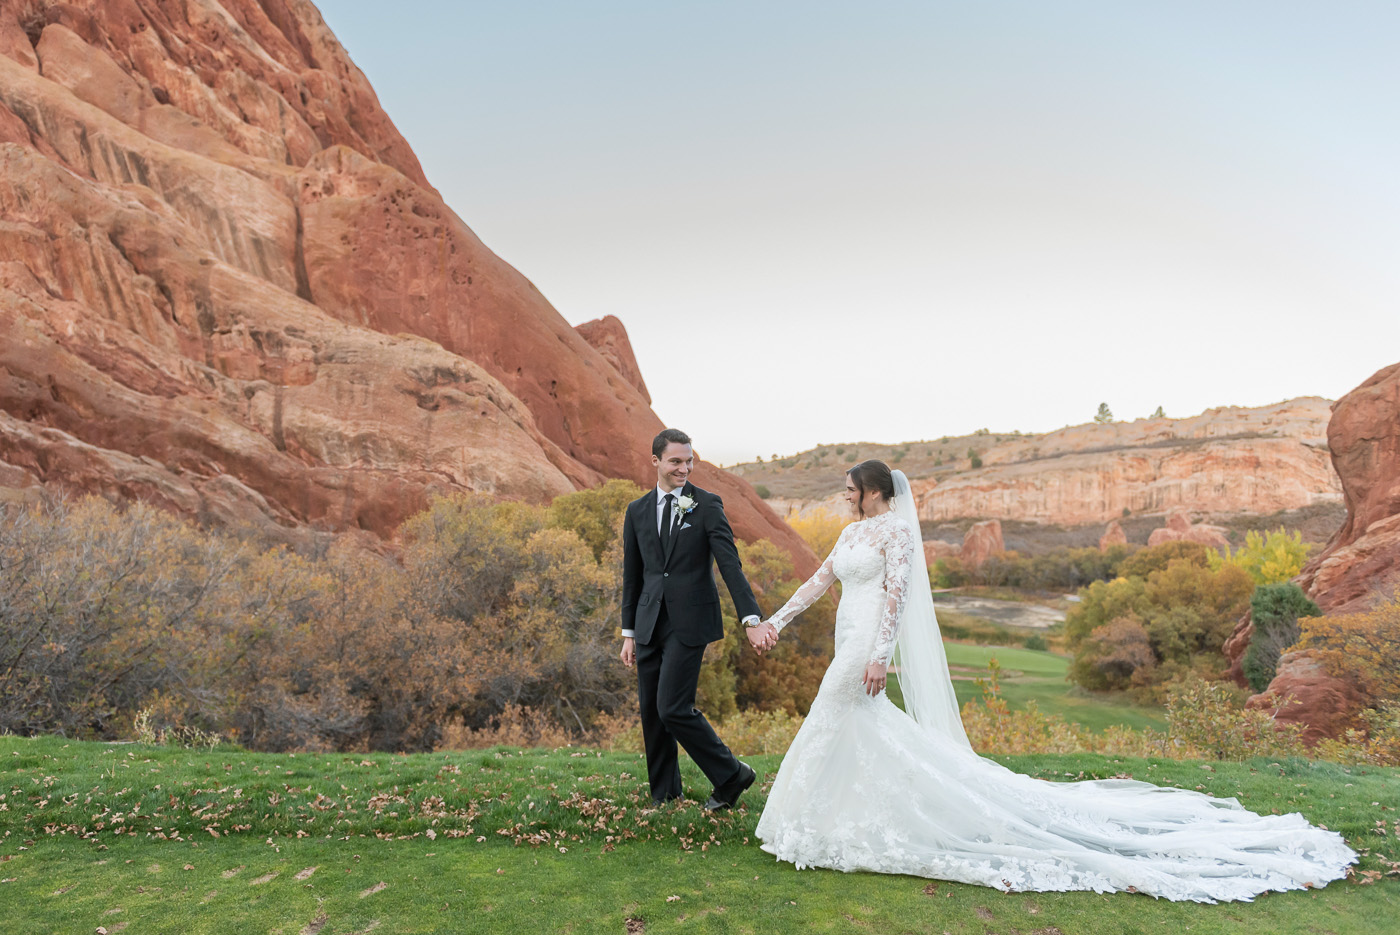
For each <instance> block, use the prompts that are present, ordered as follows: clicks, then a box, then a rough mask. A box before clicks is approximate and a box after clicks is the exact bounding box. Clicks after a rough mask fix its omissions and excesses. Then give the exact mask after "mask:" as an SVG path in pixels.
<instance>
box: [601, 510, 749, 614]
mask: <svg viewBox="0 0 1400 935" xmlns="http://www.w3.org/2000/svg"><path fill="white" fill-rule="evenodd" d="M683 489H684V488H681V487H677V488H676V489H675V490H662V489H661V485H660V484H657V485H656V534H657V535H658V536H659V535H661V519H662V517H664V516H665V515H666V498H667V497H668V496H671V497H675V498H676V499H677V500H678V499H680V495H681V490H683ZM676 509H677V507H676V503H675V500H673V501H671V522H672V523H675V524H676V526H679V525H681V524H679V523H676ZM678 531H679V530H678V529H676V528H675V527H673V528H672V529H671V535H673V536H674V535H675V534H676V533H677V532H678ZM758 619H759V617H758V614H749V615H748V616H747V617H745V618H744V619H743V621H742V622H743V624H744V625H745V626H748V623H749V621H750V620H752V621H754V622H755V623H757V622H758ZM622 638H623V639H627V640H632V639H636V638H637V631H635V630H623V631H622Z"/></svg>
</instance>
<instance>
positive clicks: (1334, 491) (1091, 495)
mask: <svg viewBox="0 0 1400 935" xmlns="http://www.w3.org/2000/svg"><path fill="white" fill-rule="evenodd" d="M1327 418H1328V411H1327V402H1326V400H1322V399H1317V398H1315V397H1305V398H1302V399H1294V400H1289V401H1288V402H1285V403H1278V404H1275V405H1273V406H1263V407H1259V408H1254V409H1242V408H1221V409H1210V410H1207V411H1206V412H1204V413H1202V414H1201V415H1199V416H1195V417H1193V418H1190V419H1139V420H1137V421H1135V422H1113V423H1108V424H1098V423H1091V424H1089V425H1078V426H1073V427H1071V428H1066V429H1061V430H1059V431H1058V432H1050V433H1049V434H1046V435H1036V436H1028V437H1025V438H1023V439H1017V440H1015V441H1002V442H999V443H997V444H996V445H994V446H993V447H991V448H989V449H988V450H987V451H985V452H984V453H983V454H982V455H981V458H982V462H983V467H982V468H980V469H978V470H974V471H968V472H965V473H961V474H954V475H952V476H950V477H946V478H942V479H938V480H935V479H933V478H927V479H921V480H917V481H913V482H912V483H911V486H913V487H914V491H915V496H916V497H917V498H918V501H919V515H920V517H921V518H922V519H925V520H928V521H930V522H935V523H937V522H947V521H955V520H958V519H961V518H964V517H981V518H996V519H1003V520H1020V521H1023V522H1040V523H1054V524H1058V525H1063V526H1081V525H1088V524H1102V523H1106V522H1108V521H1110V520H1112V519H1115V518H1119V517H1121V516H1123V515H1125V514H1124V511H1127V512H1128V513H1131V514H1134V515H1142V514H1148V515H1164V514H1168V513H1170V512H1172V511H1173V510H1178V509H1181V510H1190V511H1192V512H1194V513H1198V514H1241V513H1262V514H1268V513H1273V512H1276V511H1279V510H1295V509H1299V508H1302V507H1307V506H1312V505H1314V504H1318V503H1331V502H1336V501H1338V500H1340V499H1341V487H1340V486H1339V484H1338V481H1337V476H1336V474H1335V473H1334V472H1333V470H1332V466H1331V465H1330V464H1329V463H1328V457H1327V448H1326V444H1325V436H1324V433H1325V432H1326V428H1327Z"/></svg>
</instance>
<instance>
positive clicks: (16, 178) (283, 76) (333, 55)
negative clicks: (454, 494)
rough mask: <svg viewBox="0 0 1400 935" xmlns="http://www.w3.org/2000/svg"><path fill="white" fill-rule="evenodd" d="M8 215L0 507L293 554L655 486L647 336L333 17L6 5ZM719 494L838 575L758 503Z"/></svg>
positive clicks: (1, 320)
mask: <svg viewBox="0 0 1400 935" xmlns="http://www.w3.org/2000/svg"><path fill="white" fill-rule="evenodd" d="M21 17H23V18H22V19H21ZM0 217H3V219H4V221H3V223H0V486H3V487H4V488H5V491H4V492H0V497H3V498H8V499H23V498H32V496H33V490H34V488H35V487H42V486H52V487H57V488H62V489H67V490H78V491H99V492H103V493H106V494H109V495H111V496H116V497H128V496H139V497H144V498H147V499H151V500H153V501H154V502H158V503H161V504H163V505H165V506H167V507H169V508H171V509H175V510H179V511H181V512H184V513H188V514H191V515H197V516H200V517H202V518H206V519H210V520H214V521H221V522H230V523H234V522H237V523H252V524H256V525H260V526H263V527H265V528H268V529H269V530H273V531H276V530H280V531H282V532H283V533H284V534H286V535H288V536H294V534H295V532H296V530H298V529H303V528H305V527H307V526H318V527H326V528H336V529H340V528H354V527H360V528H364V529H369V530H372V531H375V532H377V533H380V534H385V533H388V532H389V531H391V530H392V529H393V528H394V526H395V525H396V524H397V523H398V522H399V521H401V520H402V519H403V518H404V517H405V516H406V515H408V514H410V513H412V512H414V511H415V510H417V509H419V508H421V506H422V505H423V504H424V503H425V502H426V498H427V497H428V496H429V495H430V494H431V493H433V492H434V491H450V490H476V491H481V492H485V493H489V494H492V495H495V496H500V497H510V498H522V499H529V500H533V501H541V500H546V499H548V498H549V497H552V496H555V495H557V494H559V493H563V492H567V491H570V490H574V489H577V488H579V487H583V486H588V485H592V484H596V483H598V482H600V481H601V480H603V479H605V478H608V477H628V478H632V479H634V480H637V481H638V482H641V483H644V484H646V483H650V480H651V474H650V468H649V464H648V457H647V456H648V454H649V451H650V440H651V437H652V436H653V435H654V434H655V433H656V431H658V430H659V429H660V428H661V427H662V422H661V420H660V419H659V418H658V417H657V416H656V414H655V413H653V412H652V411H651V409H650V406H649V402H648V398H647V395H646V391H645V384H644V383H643V382H642V380H641V375H640V371H639V370H638V369H637V367H636V360H635V357H634V356H633V355H632V352H631V348H630V345H628V343H627V341H626V334H625V331H623V330H622V328H621V326H620V324H618V325H616V326H615V327H614V326H613V325H612V324H611V323H610V322H609V320H607V319H605V320H604V323H603V325H602V326H601V327H600V328H595V329H593V330H595V331H601V332H602V335H603V336H602V337H600V338H598V343H600V344H601V345H602V346H603V347H604V351H605V353H600V352H599V351H598V350H596V349H595V348H594V347H593V346H592V345H591V344H590V343H589V341H587V340H585V338H584V337H583V336H581V335H580V333H579V332H578V331H576V330H575V329H573V328H571V327H570V326H569V325H568V324H567V322H565V321H564V319H563V318H562V316H560V315H559V314H558V313H557V312H556V311H555V310H554V309H553V308H552V307H551V306H550V305H549V303H548V302H547V301H546V300H545V299H544V297H543V296H542V295H540V293H539V292H538V291H537V290H536V289H535V288H534V286H532V285H531V284H530V283H529V282H528V280H526V279H525V278H524V277H523V276H521V275H520V273H519V272H517V271H516V270H515V269H513V268H512V267H510V266H509V265H508V264H506V263H505V262H503V261H502V260H501V259H500V258H499V257H497V256H496V255H495V254H493V253H492V252H491V251H490V250H489V249H487V248H486V247H485V246H484V245H483V244H482V243H481V242H480V240H478V239H477V238H476V236H475V235H474V234H473V233H472V232H471V230H470V229H469V228H467V226H466V225H465V224H464V223H463V222H462V221H461V219H459V218H458V217H457V216H456V215H455V214H454V213H453V212H452V211H451V210H450V209H449V208H447V206H446V205H444V204H443V203H442V201H441V199H440V198H439V197H438V194H437V192H436V191H435V190H434V189H433V188H432V187H431V186H430V185H429V184H428V182H427V179H426V178H425V177H424V175H423V172H422V169H421V167H420V166H419V164H418V161H417V159H416V157H415V156H414V155H413V152H412V150H411V149H410V148H409V146H408V144H407V143H406V142H405V141H404V140H403V138H402V137H401V136H400V135H399V133H398V131H397V130H396V129H395V128H394V126H393V124H392V122H391V121H390V120H389V118H388V117H387V116H386V115H385V114H384V113H383V111H382V110H381V109H380V107H379V104H378V102H377V100H376V99H375V96H374V92H373V90H372V89H371V88H370V86H369V84H368V82H367V81H366V80H365V78H364V76H363V75H362V74H361V73H360V71H359V70H358V69H357V68H356V67H355V66H354V64H353V63H352V62H351V61H350V59H349V57H348V56H347V55H346V53H345V51H344V50H343V49H342V48H341V47H340V46H339V44H338V43H337V42H336V40H335V37H334V36H333V35H332V34H331V33H330V30H329V29H328V28H327V27H326V26H325V24H324V22H323V21H322V20H321V17H320V15H319V13H317V11H316V9H315V8H314V7H313V6H312V5H311V4H310V3H307V2H302V0H256V2H254V0H222V2H215V0H188V2H185V3H181V4H169V3H164V2H161V0H122V2H117V3H108V2H97V0H87V2H70V3H62V4H57V3H54V4H6V5H5V6H4V7H3V8H0ZM613 321H615V320H613ZM629 367H630V369H629ZM695 480H696V482H697V483H699V484H701V485H702V486H705V487H708V488H710V489H712V490H714V491H715V492H717V493H719V494H721V495H722V496H724V498H725V503H726V506H727V508H728V512H729V515H730V517H731V520H732V521H733V524H734V527H735V530H736V532H737V533H738V535H739V536H740V537H741V538H744V539H756V538H769V539H772V540H773V541H774V542H776V543H777V544H778V545H780V546H781V547H783V548H784V549H786V550H787V551H789V552H791V553H792V554H793V555H794V557H795V560H796V562H797V567H798V571H799V572H800V573H804V574H805V573H808V572H810V571H811V570H812V569H813V568H814V567H815V558H814V557H813V556H812V554H811V552H810V550H809V549H807V547H806V546H805V544H804V543H802V541H801V539H800V538H799V537H797V535H796V534H795V533H793V532H792V531H791V530H790V529H789V528H788V527H787V526H786V525H784V524H783V523H781V522H780V521H779V520H778V519H777V518H776V517H775V516H774V515H773V513H772V512H771V511H770V510H768V508H767V507H766V506H765V505H764V504H763V502H762V501H761V500H760V499H759V498H758V497H757V495H756V494H754V492H753V490H752V489H751V488H750V487H749V486H748V484H746V483H744V482H743V481H741V480H739V479H737V478H735V477H733V476H731V475H729V474H727V473H725V472H722V471H720V470H718V469H716V468H714V467H713V466H710V465H704V464H702V465H701V466H699V468H698V469H697V471H696V474H695Z"/></svg>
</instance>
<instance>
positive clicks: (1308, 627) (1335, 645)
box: [1292, 595, 1400, 707]
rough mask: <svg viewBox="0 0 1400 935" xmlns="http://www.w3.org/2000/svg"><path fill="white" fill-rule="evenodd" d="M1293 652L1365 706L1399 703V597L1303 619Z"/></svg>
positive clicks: (1300, 621) (1300, 622) (1299, 622)
mask: <svg viewBox="0 0 1400 935" xmlns="http://www.w3.org/2000/svg"><path fill="white" fill-rule="evenodd" d="M1298 624H1299V627H1300V629H1301V635H1300V636H1299V638H1298V642H1297V643H1295V644H1294V645H1293V647H1292V648H1293V649H1294V650H1303V649H1306V650H1309V651H1310V652H1311V653H1312V654H1313V655H1314V656H1316V657H1317V658H1318V660H1319V661H1320V662H1321V663H1322V665H1323V667H1324V668H1326V669H1327V671H1328V672H1330V673H1331V674H1332V675H1335V676H1337V677H1339V678H1345V679H1347V680H1349V681H1351V682H1352V683H1353V684H1355V685H1356V687H1357V688H1359V689H1360V690H1361V693H1362V695H1363V697H1364V698H1365V699H1366V705H1367V707H1375V706H1377V705H1379V704H1382V703H1383V702H1387V701H1400V595H1396V596H1395V597H1393V598H1391V599H1390V600H1389V601H1387V602H1385V603H1383V604H1381V605H1380V606H1379V607H1376V608H1375V609H1374V610H1369V611H1366V612H1364V613H1357V614H1336V615H1332V616H1324V617H1304V618H1302V619H1300V620H1299V621H1298Z"/></svg>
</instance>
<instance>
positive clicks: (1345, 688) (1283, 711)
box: [1246, 652, 1362, 744]
mask: <svg viewBox="0 0 1400 935" xmlns="http://www.w3.org/2000/svg"><path fill="white" fill-rule="evenodd" d="M1361 704H1362V699H1361V695H1360V693H1359V692H1358V691H1357V690H1356V687H1355V686H1354V685H1353V684H1352V683H1351V682H1349V681H1347V680H1346V679H1339V678H1337V677H1336V676H1334V675H1329V674H1328V673H1327V671H1326V670H1325V669H1324V668H1323V667H1322V664H1321V663H1320V662H1318V660H1317V659H1315V658H1313V656H1312V655H1311V654H1310V653H1307V652H1297V653H1284V654H1283V656H1282V657H1280V658H1279V661H1278V674H1277V675H1275V676H1274V680H1273V681H1272V682H1270V683H1269V687H1268V690H1267V691H1264V692H1262V693H1261V694H1258V695H1255V696H1253V697H1252V698H1250V699H1249V701H1248V702H1246V706H1247V707H1250V708H1258V709H1264V710H1273V711H1274V712H1275V714H1274V718H1275V720H1276V721H1278V722H1279V723H1282V724H1301V725H1303V726H1304V728H1305V730H1304V731H1303V740H1304V741H1305V742H1307V743H1309V744H1313V743H1316V742H1317V741H1318V740H1320V739H1322V738H1323V737H1338V736H1341V735H1342V734H1343V733H1345V732H1346V729H1347V728H1348V727H1353V726H1356V725H1355V718H1356V714H1357V712H1358V711H1360V710H1361Z"/></svg>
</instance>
